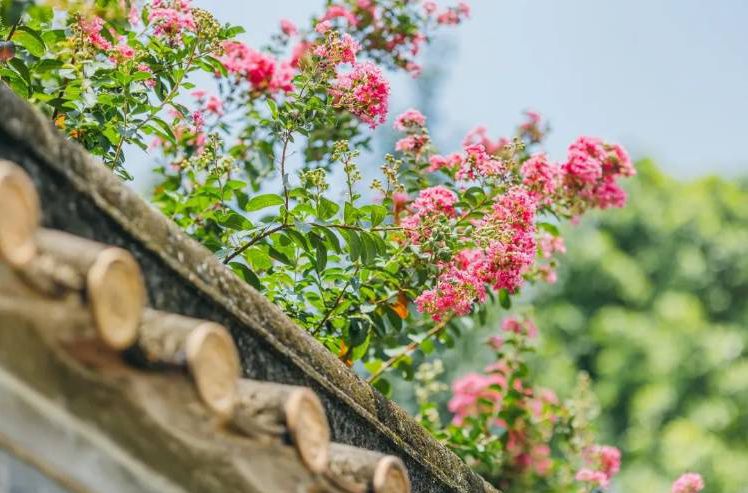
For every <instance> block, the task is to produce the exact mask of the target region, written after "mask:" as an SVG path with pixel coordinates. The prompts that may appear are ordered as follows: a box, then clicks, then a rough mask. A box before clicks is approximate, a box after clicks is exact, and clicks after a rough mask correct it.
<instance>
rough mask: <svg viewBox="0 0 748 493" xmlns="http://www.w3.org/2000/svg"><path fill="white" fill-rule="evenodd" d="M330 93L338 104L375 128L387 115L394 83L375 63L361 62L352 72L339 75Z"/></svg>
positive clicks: (335, 103) (336, 104)
mask: <svg viewBox="0 0 748 493" xmlns="http://www.w3.org/2000/svg"><path fill="white" fill-rule="evenodd" d="M330 94H331V95H332V97H333V100H334V105H335V106H337V107H339V108H342V109H345V110H347V111H349V112H350V113H352V114H353V115H355V116H356V117H358V118H359V119H360V120H361V121H363V122H364V123H367V124H369V126H370V127H371V128H375V127H376V126H377V125H380V124H382V123H384V121H385V119H386V118H387V108H388V105H389V97H390V84H389V82H387V80H386V79H385V78H384V75H383V74H382V71H381V70H380V69H379V67H377V66H376V65H374V64H373V63H371V62H363V63H358V64H356V65H354V66H353V69H352V70H351V71H350V72H345V73H341V74H338V77H337V78H336V79H335V80H334V81H333V83H332V86H331V87H330Z"/></svg>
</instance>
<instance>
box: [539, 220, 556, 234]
mask: <svg viewBox="0 0 748 493" xmlns="http://www.w3.org/2000/svg"><path fill="white" fill-rule="evenodd" d="M538 227H539V228H540V229H542V230H543V231H546V232H548V233H550V234H552V235H553V236H559V235H560V234H561V232H560V231H559V230H558V226H556V225H555V224H551V223H538Z"/></svg>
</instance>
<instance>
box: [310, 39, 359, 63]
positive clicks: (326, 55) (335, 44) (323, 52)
mask: <svg viewBox="0 0 748 493" xmlns="http://www.w3.org/2000/svg"><path fill="white" fill-rule="evenodd" d="M360 50H361V45H360V44H359V43H358V41H356V40H355V39H353V37H351V35H350V34H348V33H343V34H342V35H340V34H339V33H338V32H337V31H331V32H329V33H328V35H327V37H326V38H325V40H324V42H322V43H321V44H319V45H317V47H316V48H315V49H314V54H315V55H317V56H318V57H320V58H321V59H322V60H321V61H322V63H324V64H326V65H332V66H335V65H338V64H341V63H350V64H354V63H356V54H357V53H358V52H359V51H360Z"/></svg>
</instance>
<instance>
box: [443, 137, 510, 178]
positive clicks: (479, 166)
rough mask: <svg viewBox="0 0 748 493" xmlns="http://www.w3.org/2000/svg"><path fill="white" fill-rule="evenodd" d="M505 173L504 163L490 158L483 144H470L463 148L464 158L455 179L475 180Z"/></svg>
mask: <svg viewBox="0 0 748 493" xmlns="http://www.w3.org/2000/svg"><path fill="white" fill-rule="evenodd" d="M505 171H506V167H505V166H504V163H502V162H501V161H499V160H497V159H494V158H492V157H491V156H490V155H489V154H488V153H487V152H486V148H485V147H483V144H472V145H469V146H467V147H465V157H464V159H463V160H462V163H461V165H460V169H459V170H457V174H456V175H455V178H457V179H458V180H466V181H467V180H475V179H476V178H478V177H484V178H488V177H492V176H498V175H500V174H502V173H504V172H505Z"/></svg>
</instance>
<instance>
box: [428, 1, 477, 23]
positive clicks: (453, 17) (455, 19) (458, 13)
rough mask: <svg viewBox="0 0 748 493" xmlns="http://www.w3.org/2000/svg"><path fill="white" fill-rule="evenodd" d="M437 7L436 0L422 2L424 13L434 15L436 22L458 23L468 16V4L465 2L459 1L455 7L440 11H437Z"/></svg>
mask: <svg viewBox="0 0 748 493" xmlns="http://www.w3.org/2000/svg"><path fill="white" fill-rule="evenodd" d="M438 9H439V7H438V6H437V4H436V2H433V1H431V0H429V1H426V2H424V3H423V10H424V12H426V15H428V16H435V17H436V22H437V23H439V24H444V25H455V24H459V23H460V22H462V21H463V20H465V19H466V18H468V17H469V16H470V6H469V5H468V4H467V3H465V2H460V3H458V4H457V6H456V7H449V8H446V9H444V10H443V11H441V12H437V10H438Z"/></svg>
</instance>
